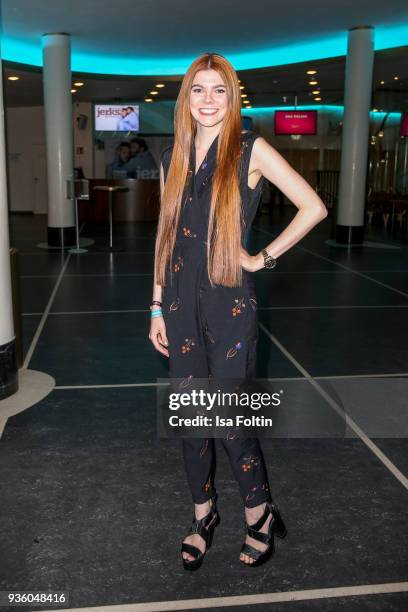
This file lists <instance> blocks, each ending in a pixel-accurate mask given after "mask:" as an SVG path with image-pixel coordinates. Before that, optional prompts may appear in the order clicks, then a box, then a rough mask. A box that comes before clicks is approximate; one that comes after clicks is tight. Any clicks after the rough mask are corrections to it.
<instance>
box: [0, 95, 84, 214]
mask: <svg viewBox="0 0 408 612" xmlns="http://www.w3.org/2000/svg"><path fill="white" fill-rule="evenodd" d="M72 112H73V124H74V125H73V129H74V143H75V144H74V162H75V166H82V168H83V170H84V174H85V176H86V177H87V178H91V177H92V176H93V174H92V166H93V161H92V156H93V148H92V147H93V143H92V117H91V112H92V105H91V103H90V102H78V103H77V102H75V103H74V104H73V108H72ZM80 114H82V115H86V116H87V117H88V121H87V126H86V129H84V130H79V129H78V124H77V117H78V116H79V115H80ZM5 119H6V134H7V162H8V189H9V209H10V210H11V211H32V212H34V213H46V212H47V208H48V202H47V199H48V198H47V188H46V185H47V166H46V162H45V125H44V108H43V107H42V106H31V107H27V106H26V107H23V108H8V109H7V110H6V116H5Z"/></svg>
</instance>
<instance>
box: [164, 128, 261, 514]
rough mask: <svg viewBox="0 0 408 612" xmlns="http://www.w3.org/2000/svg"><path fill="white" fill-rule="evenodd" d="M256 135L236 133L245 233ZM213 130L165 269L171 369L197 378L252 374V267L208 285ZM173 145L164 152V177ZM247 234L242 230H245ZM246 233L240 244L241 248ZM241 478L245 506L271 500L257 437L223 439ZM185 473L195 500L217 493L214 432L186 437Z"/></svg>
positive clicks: (255, 195)
mask: <svg viewBox="0 0 408 612" xmlns="http://www.w3.org/2000/svg"><path fill="white" fill-rule="evenodd" d="M257 137H258V135H257V134H255V133H254V132H252V131H245V132H242V134H241V164H240V192H241V201H242V205H243V206H244V207H245V211H244V215H245V223H246V228H245V231H246V232H248V231H249V229H250V226H251V224H252V222H253V219H254V217H255V214H256V210H257V207H258V204H259V199H260V195H261V186H262V182H263V178H261V179H260V181H259V182H258V185H257V186H256V188H255V189H251V188H250V187H248V169H249V162H250V158H251V151H252V147H253V143H254V141H255V139H256V138H257ZM218 139H219V137H218V136H217V137H216V138H215V140H214V141H213V143H212V144H211V146H210V148H209V150H208V152H207V155H206V157H205V159H204V161H203V163H202V164H201V166H200V168H199V169H198V172H197V174H196V175H195V167H196V159H195V146H194V143H193V145H192V148H191V156H190V166H189V171H188V176H187V181H186V186H185V190H184V194H183V202H182V212H181V217H180V224H179V228H178V232H177V238H176V245H175V249H174V252H173V259H172V270H173V273H172V282H170V274H169V271H167V272H166V285H165V286H164V287H163V288H162V302H163V305H162V310H163V317H164V321H165V325H166V333H167V339H168V342H169V347H168V348H169V367H170V376H171V377H175V378H181V379H184V380H186V381H188V380H190V379H193V378H194V377H196V378H206V377H209V376H210V377H214V378H231V379H232V378H234V379H237V378H239V379H242V380H243V379H245V378H255V362H256V345H257V340H258V320H257V300H256V294H255V288H254V281H253V279H252V277H251V274H252V273H251V272H248V271H247V270H244V269H243V270H242V272H243V283H242V286H241V287H225V286H223V285H215V286H214V287H211V285H210V282H209V279H208V268H207V255H206V240H207V228H208V216H209V208H210V198H211V183H212V176H213V173H214V170H215V167H216V159H217V146H218ZM171 153H172V147H168V148H167V149H165V150H164V151H163V152H162V155H161V162H162V165H163V171H164V179H165V180H166V178H167V173H168V169H169V165H170V159H171ZM243 234H244V232H243ZM245 237H246V235H245V236H244V235H243V240H242V246H243V247H244V248H245V242H244V238H245ZM221 440H222V444H223V446H224V448H225V450H226V452H227V454H228V456H229V459H230V463H231V467H232V470H233V473H234V476H235V478H236V480H237V481H238V484H239V488H240V493H241V496H242V499H243V501H244V504H245V506H247V507H248V508H251V507H254V506H257V505H259V504H261V503H263V502H265V501H271V496H270V490H269V484H268V478H267V471H266V467H265V463H264V459H263V455H262V451H261V448H260V444H259V441H258V439H257V438H240V437H234V436H232V437H228V436H226V437H225V438H221ZM182 445H183V456H184V463H185V468H186V473H187V480H188V484H189V487H190V491H191V495H192V499H193V501H194V503H196V504H200V503H203V502H205V501H206V500H208V499H209V498H210V497H212V496H213V495H214V494H215V484H214V476H215V473H214V463H215V462H214V459H215V440H214V439H213V438H183V439H182Z"/></svg>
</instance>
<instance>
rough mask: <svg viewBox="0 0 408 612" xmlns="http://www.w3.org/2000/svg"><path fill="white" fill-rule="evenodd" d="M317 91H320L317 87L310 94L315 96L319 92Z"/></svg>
mask: <svg viewBox="0 0 408 612" xmlns="http://www.w3.org/2000/svg"><path fill="white" fill-rule="evenodd" d="M319 93H320V91H319V90H318V89H315V90H314V91H312V94H313V95H314V96H317V94H319Z"/></svg>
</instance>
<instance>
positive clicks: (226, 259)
mask: <svg viewBox="0 0 408 612" xmlns="http://www.w3.org/2000/svg"><path fill="white" fill-rule="evenodd" d="M208 69H214V70H216V71H217V72H218V73H219V74H220V75H221V77H222V78H223V81H224V83H225V87H226V90H227V99H228V110H227V113H226V115H225V118H224V120H223V123H222V127H221V130H220V133H219V137H218V143H217V162H216V170H215V172H214V176H213V180H212V194H211V204H210V214H209V225H208V233H207V261H208V277H209V280H210V283H211V285H212V286H214V284H217V285H224V286H226V287H236V286H241V284H242V267H241V264H240V248H241V236H242V229H243V226H244V219H243V214H242V206H241V196H240V190H239V162H240V155H241V130H242V128H241V90H240V88H239V83H238V77H237V74H236V72H235V70H234V68H233V67H232V65H231V64H230V62H229V61H228V60H227V59H225V57H223V56H222V55H218V54H216V53H205V54H204V55H201V56H200V57H198V58H197V59H196V60H195V61H194V62H193V63H192V64H191V66H190V67H189V69H188V70H187V72H186V74H185V76H184V78H183V82H182V84H181V88H180V92H179V95H178V97H177V101H176V106H175V115H174V147H173V152H172V156H171V160H170V166H169V169H168V174H167V180H166V182H165V185H164V189H163V193H162V197H161V207H160V215H159V221H158V228H157V235H156V246H155V277H156V283H157V284H159V285H162V286H165V272H166V268H167V266H169V269H170V271H171V258H172V254H173V250H174V245H175V242H176V233H177V227H178V224H179V218H180V211H181V206H182V197H183V192H184V187H185V182H186V178H187V172H188V170H189V162H190V151H191V147H192V146H194V139H195V135H196V130H197V127H196V120H195V119H194V117H193V116H192V114H191V111H190V91H191V87H192V85H193V82H194V77H195V75H196V73H197V72H198V71H199V70H208ZM192 170H193V172H195V168H193V169H192Z"/></svg>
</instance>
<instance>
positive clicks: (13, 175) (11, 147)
mask: <svg viewBox="0 0 408 612" xmlns="http://www.w3.org/2000/svg"><path fill="white" fill-rule="evenodd" d="M5 119H6V135H7V163H8V195H9V208H10V210H16V211H19V210H28V211H32V210H34V205H35V188H36V182H35V181H34V178H35V177H34V169H35V164H34V161H35V160H34V151H38V147H39V145H41V146H42V147H44V146H45V144H44V143H45V128H44V112H43V107H42V106H33V107H24V108H8V109H7V110H6V116H5ZM45 178H46V177H45ZM45 182H46V181H45Z"/></svg>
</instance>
